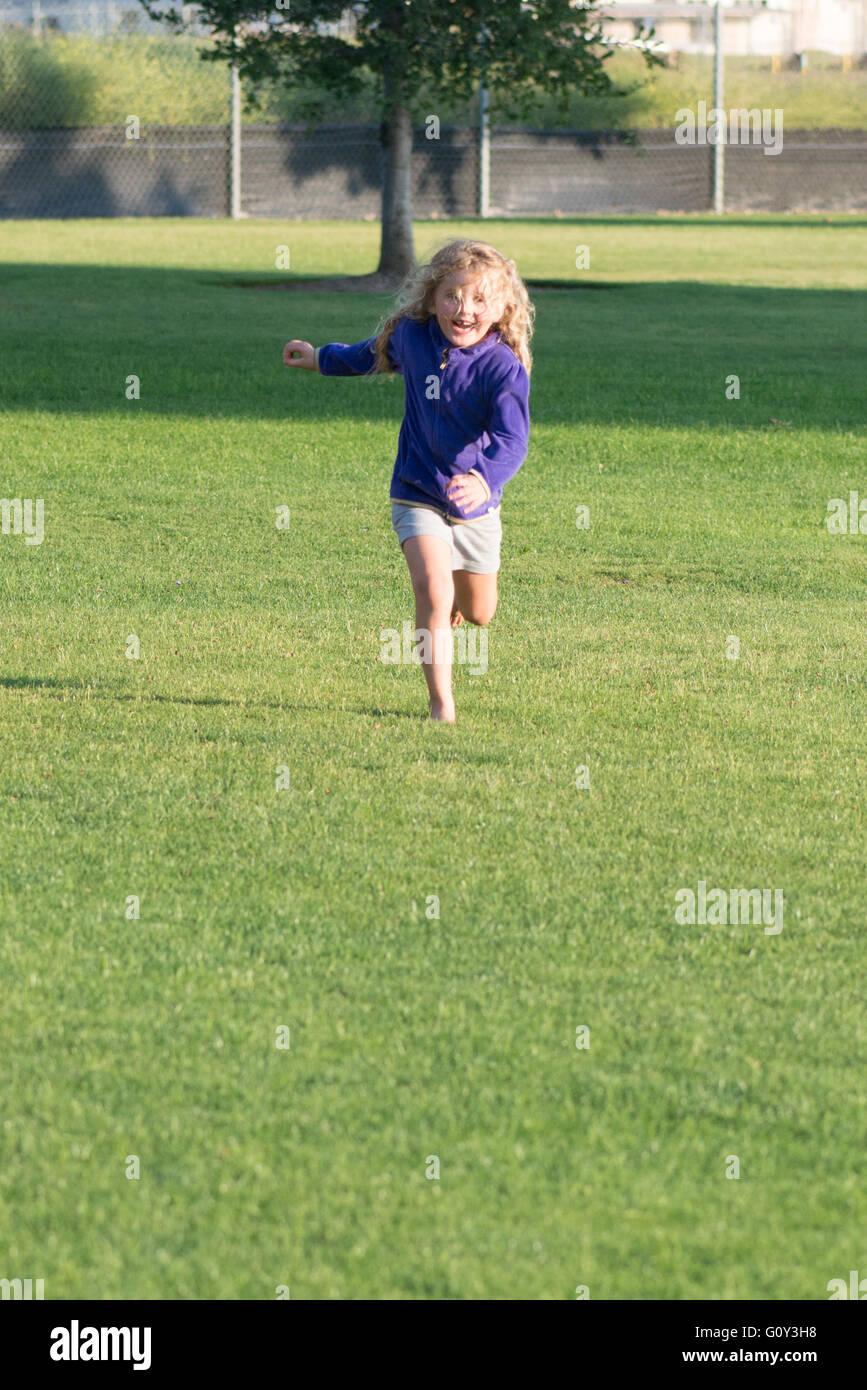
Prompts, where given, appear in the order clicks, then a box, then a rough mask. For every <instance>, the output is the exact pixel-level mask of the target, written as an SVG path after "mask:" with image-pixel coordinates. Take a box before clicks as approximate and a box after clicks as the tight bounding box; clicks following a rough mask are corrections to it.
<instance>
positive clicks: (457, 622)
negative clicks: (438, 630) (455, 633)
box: [452, 608, 464, 627]
mask: <svg viewBox="0 0 867 1390" xmlns="http://www.w3.org/2000/svg"><path fill="white" fill-rule="evenodd" d="M463 621H464V615H463V613H462V612H461V610H460V609H459V608H453V609H452V627H460V626H461V624H462V623H463Z"/></svg>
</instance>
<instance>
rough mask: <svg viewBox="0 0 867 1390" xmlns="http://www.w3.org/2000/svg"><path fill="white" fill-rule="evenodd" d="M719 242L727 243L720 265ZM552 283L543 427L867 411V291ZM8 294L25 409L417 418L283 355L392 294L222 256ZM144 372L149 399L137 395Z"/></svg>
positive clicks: (319, 420)
mask: <svg viewBox="0 0 867 1390" xmlns="http://www.w3.org/2000/svg"><path fill="white" fill-rule="evenodd" d="M718 256H719V249H718V248H715V249H714V252H713V254H712V255H709V256H708V263H709V266H708V268H709V270H711V269H712V268H713V266H715V264H716V262H717V259H718ZM711 262H712V263H713V264H711ZM545 283H546V285H547V286H549V287H550V288H546V289H539V290H537V291H535V292H534V294H535V298H536V307H537V323H536V329H537V331H536V337H535V339H534V354H535V372H534V378H533V385H534V391H533V395H532V397H531V407H532V410H533V422H534V424H535V425H544V424H546V423H558V424H559V423H565V424H577V425H585V424H616V425H619V424H622V423H624V422H625V421H629V422H630V423H631V424H642V423H644V424H647V425H655V426H659V427H661V428H665V429H672V428H679V427H682V428H689V429H693V428H695V427H696V426H705V425H706V426H711V427H713V426H718V427H722V428H724V429H726V430H729V431H732V430H737V431H752V430H756V429H759V428H763V429H764V428H767V427H768V425H769V423H770V422H771V421H772V420H774V419H777V420H779V419H783V420H784V421H785V422H786V423H787V424H791V425H792V426H793V427H796V428H823V427H829V428H834V429H839V428H861V427H862V426H863V420H864V412H863V404H862V399H861V383H862V382H863V380H864V378H865V376H867V354H865V347H864V337H863V324H864V322H865V321H867V291H865V290H843V289H790V288H770V287H767V286H736V285H719V284H709V283H705V282H703V281H689V280H683V281H681V280H676V281H667V282H661V283H654V282H647V281H639V282H634V283H632V282H614V283H612V284H610V285H608V284H606V285H605V288H610V289H615V288H616V290H617V293H616V294H595V293H594V294H586V295H583V296H582V295H580V294H572V293H569V294H564V293H562V291H563V290H565V289H569V290H571V289H573V288H579V287H581V282H580V281H579V280H577V279H576V280H568V279H564V280H562V281H560V280H551V281H547V282H545ZM599 288H602V286H599ZM0 293H2V296H3V301H4V313H3V315H2V318H0V357H2V360H3V362H4V373H3V378H2V383H0V408H2V409H3V410H5V411H6V412H7V413H8V412H12V411H27V410H38V411H44V412H48V413H51V412H60V413H63V414H65V415H70V414H72V415H75V414H80V415H82V416H85V415H86V416H90V417H94V416H96V417H98V418H99V419H100V422H101V423H104V424H105V425H106V426H109V427H112V428H116V426H115V421H116V422H117V427H120V429H123V428H124V427H128V428H129V430H130V434H131V438H132V439H135V437H136V436H138V440H139V441H140V440H141V439H142V435H141V423H142V417H143V416H148V417H164V418H172V417H178V416H181V417H185V418H188V419H202V420H208V421H214V420H218V419H226V420H234V421H238V420H241V421H243V420H257V421H267V420H275V421H280V422H282V423H284V424H286V425H287V427H288V428H289V431H290V433H289V434H288V436H287V442H288V443H289V445H290V446H291V425H292V424H293V423H295V422H301V421H309V422H313V423H315V424H316V425H317V426H324V425H327V424H328V422H330V421H334V422H337V421H347V420H351V421H353V422H354V423H356V424H357V425H358V426H359V427H363V426H364V425H365V423H368V422H374V421H384V420H386V421H389V422H392V423H394V425H395V427H396V425H397V422H399V420H400V416H401V412H402V403H403V391H402V389H401V385H400V382H399V381H395V380H393V379H391V380H389V379H387V378H386V379H382V378H379V379H376V380H367V381H358V380H333V381H329V382H327V383H326V382H323V381H322V380H321V379H319V378H318V377H316V376H314V375H313V374H312V373H308V372H301V371H298V370H297V369H296V370H292V369H290V368H287V367H285V366H284V365H283V362H282V350H283V344H284V343H285V342H286V341H287V340H288V339H289V338H290V337H305V338H308V339H309V340H310V341H312V342H315V343H318V344H322V343H324V342H331V341H342V342H354V341H358V340H360V339H362V338H364V337H367V336H370V335H371V334H373V333H374V332H375V330H376V328H377V326H378V322H379V318H380V315H381V314H382V312H383V310H384V309H385V308H386V306H387V304H388V303H389V300H388V297H387V296H374V295H364V294H346V293H344V294H334V293H328V292H321V291H320V292H316V293H314V292H312V291H311V292H309V293H302V292H298V293H296V294H294V295H293V296H291V305H290V298H289V296H284V295H282V294H272V293H260V294H255V293H250V291H249V287H246V288H239V287H238V275H237V272H228V271H227V272H226V273H225V274H220V273H217V274H215V272H214V271H213V269H210V268H208V267H207V266H205V265H203V266H202V267H201V268H200V269H181V270H178V269H170V270H165V269H160V268H157V267H142V266H132V267H121V266H79V265H62V266H46V265H38V264H15V265H5V266H0ZM730 373H737V374H738V376H739V379H740V382H741V398H739V399H738V400H737V401H736V402H733V401H732V400H728V399H726V397H725V393H724V389H723V388H724V384H725V382H726V378H727V377H728V375H729V374H730ZM133 374H134V375H135V376H137V377H138V378H139V379H140V399H134V400H128V399H127V398H126V395H125V390H126V384H127V381H128V378H129V376H130V375H133ZM395 432H396V430H395ZM115 437H116V435H115ZM131 447H132V445H131ZM144 447H146V445H145V446H144Z"/></svg>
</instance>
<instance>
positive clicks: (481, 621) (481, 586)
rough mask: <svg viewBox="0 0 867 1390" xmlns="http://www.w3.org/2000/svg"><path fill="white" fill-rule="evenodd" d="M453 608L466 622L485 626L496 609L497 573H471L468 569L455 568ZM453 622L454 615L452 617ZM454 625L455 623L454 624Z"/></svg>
mask: <svg viewBox="0 0 867 1390" xmlns="http://www.w3.org/2000/svg"><path fill="white" fill-rule="evenodd" d="M453 579H454V585H455V601H454V608H455V611H456V612H457V613H459V614H463V616H464V618H465V619H466V620H467V622H468V623H475V624H476V625H477V626H478V627H487V625H488V623H489V622H490V621H491V619H492V618H493V616H494V614H495V613H496V611H497V575H496V571H495V572H494V573H493V574H473V573H472V571H470V570H455V571H454V574H453ZM452 621H453V622H454V617H453V619H452ZM454 625H455V626H456V627H457V626H458V624H457V623H455V624H454Z"/></svg>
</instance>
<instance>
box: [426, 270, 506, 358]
mask: <svg viewBox="0 0 867 1390" xmlns="http://www.w3.org/2000/svg"><path fill="white" fill-rule="evenodd" d="M502 312H503V305H502V303H501V301H500V300H499V299H497V298H496V296H495V295H494V294H493V293H492V292H491V290H490V289H487V290H486V289H485V288H484V287H483V283H482V277H481V276H480V275H479V274H478V272H477V271H473V270H458V271H455V272H454V273H453V274H451V275H447V276H446V277H445V279H444V280H441V281H440V283H439V284H438V285H437V288H436V291H435V293H434V313H435V315H436V321H437V323H438V324H439V326H440V328H441V329H442V331H443V333H444V334H445V336H446V337H447V338H448V340H449V342H450V343H454V345H455V347H472V346H473V344H474V343H480V342H481V341H482V339H483V338H486V337H487V336H488V334H489V333H490V331H491V329H492V328H493V326H494V324H495V323H496V322H497V320H498V319H499V317H500V315H501V314H502Z"/></svg>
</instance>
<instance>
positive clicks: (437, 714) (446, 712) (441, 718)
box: [430, 700, 455, 724]
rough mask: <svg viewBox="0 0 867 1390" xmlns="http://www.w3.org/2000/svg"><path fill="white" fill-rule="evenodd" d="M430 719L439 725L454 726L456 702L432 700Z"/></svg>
mask: <svg viewBox="0 0 867 1390" xmlns="http://www.w3.org/2000/svg"><path fill="white" fill-rule="evenodd" d="M430 717H431V719H432V720H433V721H434V722H435V723H437V724H454V722H455V702H454V700H449V701H448V702H446V701H445V700H431V704H430Z"/></svg>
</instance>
